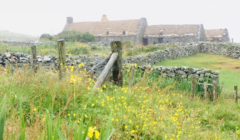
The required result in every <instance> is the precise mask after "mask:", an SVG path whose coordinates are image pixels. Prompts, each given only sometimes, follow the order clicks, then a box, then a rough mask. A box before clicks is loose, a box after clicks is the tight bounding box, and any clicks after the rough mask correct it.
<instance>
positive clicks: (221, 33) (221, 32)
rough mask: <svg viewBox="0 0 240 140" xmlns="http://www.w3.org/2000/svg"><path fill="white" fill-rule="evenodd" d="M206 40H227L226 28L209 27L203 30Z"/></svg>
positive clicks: (228, 39)
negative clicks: (209, 28)
mask: <svg viewBox="0 0 240 140" xmlns="http://www.w3.org/2000/svg"><path fill="white" fill-rule="evenodd" d="M205 34H206V37H207V41H211V42H229V41H230V38H229V34H228V30H227V29H211V30H205Z"/></svg>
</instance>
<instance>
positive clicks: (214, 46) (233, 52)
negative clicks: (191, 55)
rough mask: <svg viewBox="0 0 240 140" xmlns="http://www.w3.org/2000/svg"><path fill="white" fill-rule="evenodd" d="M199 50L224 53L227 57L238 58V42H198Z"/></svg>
mask: <svg viewBox="0 0 240 140" xmlns="http://www.w3.org/2000/svg"><path fill="white" fill-rule="evenodd" d="M198 47H199V52H202V53H209V54H219V55H226V56H229V57H233V58H237V59H240V44H237V43H216V42H214V43H212V42H202V43H199V45H198Z"/></svg>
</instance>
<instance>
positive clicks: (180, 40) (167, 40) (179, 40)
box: [146, 35, 199, 46]
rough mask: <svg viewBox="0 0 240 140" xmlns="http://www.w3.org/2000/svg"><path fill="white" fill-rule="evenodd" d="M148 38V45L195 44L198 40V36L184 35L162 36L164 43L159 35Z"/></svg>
mask: <svg viewBox="0 0 240 140" xmlns="http://www.w3.org/2000/svg"><path fill="white" fill-rule="evenodd" d="M146 38H147V39H148V45H153V44H159V45H161V44H176V45H181V46H183V45H186V44H189V43H191V44H195V43H197V42H199V41H198V37H197V36H192V35H189V36H184V37H180V36H179V37H173V36H165V37H163V38H162V43H160V42H159V37H146Z"/></svg>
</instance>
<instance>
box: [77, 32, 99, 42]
mask: <svg viewBox="0 0 240 140" xmlns="http://www.w3.org/2000/svg"><path fill="white" fill-rule="evenodd" d="M80 41H81V42H93V41H96V37H95V36H94V35H91V34H90V33H89V32H86V33H82V34H81V38H80Z"/></svg>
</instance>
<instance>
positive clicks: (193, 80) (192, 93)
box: [191, 76, 195, 100]
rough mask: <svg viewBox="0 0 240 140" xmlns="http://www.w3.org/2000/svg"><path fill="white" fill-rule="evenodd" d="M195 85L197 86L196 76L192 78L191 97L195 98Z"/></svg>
mask: <svg viewBox="0 0 240 140" xmlns="http://www.w3.org/2000/svg"><path fill="white" fill-rule="evenodd" d="M194 87H195V77H194V76H193V78H192V87H191V98H192V100H193V98H194Z"/></svg>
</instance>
